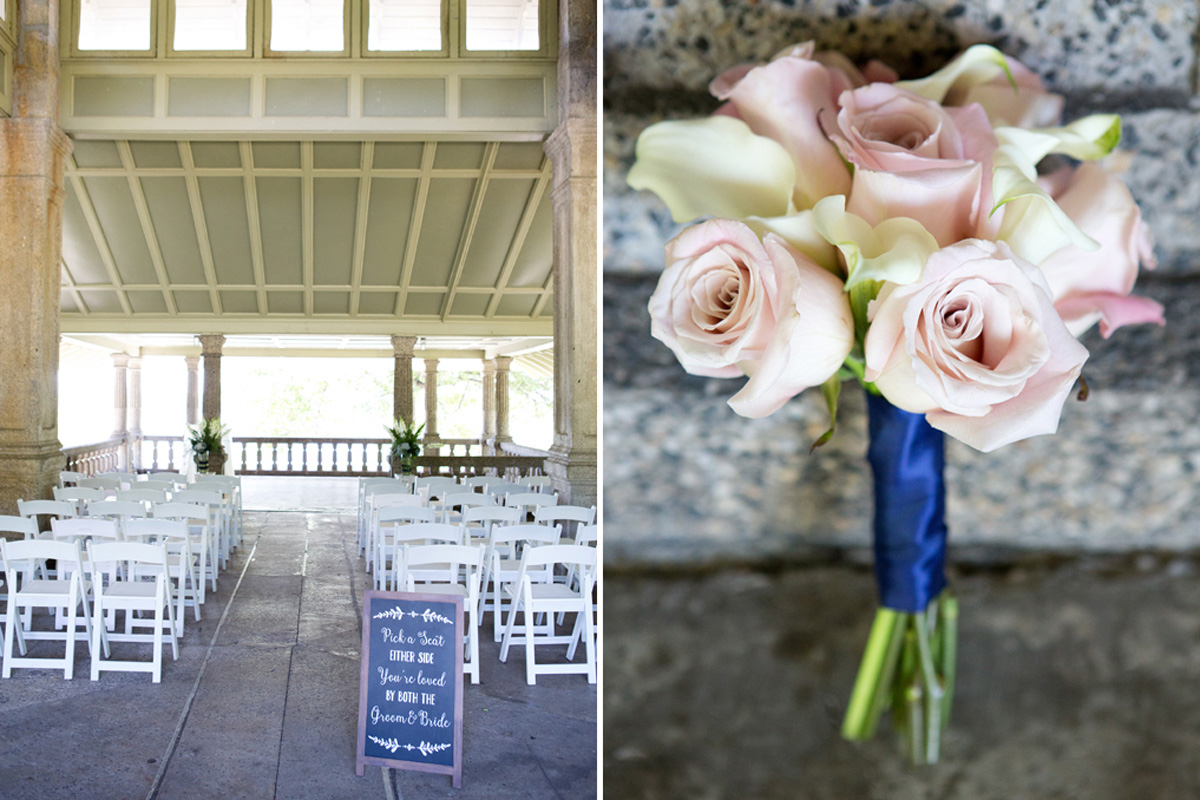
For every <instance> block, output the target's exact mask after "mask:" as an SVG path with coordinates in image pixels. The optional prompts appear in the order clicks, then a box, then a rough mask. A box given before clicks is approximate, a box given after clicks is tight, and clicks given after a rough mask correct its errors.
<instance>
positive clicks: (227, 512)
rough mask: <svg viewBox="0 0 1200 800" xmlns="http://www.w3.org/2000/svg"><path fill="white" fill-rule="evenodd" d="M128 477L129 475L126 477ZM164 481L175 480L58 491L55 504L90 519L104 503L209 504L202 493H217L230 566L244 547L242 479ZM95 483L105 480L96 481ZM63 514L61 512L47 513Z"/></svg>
mask: <svg viewBox="0 0 1200 800" xmlns="http://www.w3.org/2000/svg"><path fill="white" fill-rule="evenodd" d="M122 474H126V473H122ZM158 474H159V475H162V476H164V477H167V478H169V476H171V475H174V479H166V480H146V481H138V482H137V483H136V484H135V488H133V489H117V490H112V489H104V488H100V487H91V486H70V487H66V488H59V487H55V488H54V498H55V500H59V501H63V502H69V503H73V504H74V506H75V513H74V514H73V516H87V515H88V504H89V503H91V502H95V501H101V500H104V499H115V500H134V501H139V502H143V503H161V502H167V501H170V502H186V503H191V502H209V501H210V499H211V498H208V497H206V496H203V495H202V494H201V493H213V492H215V493H217V494H219V495H221V500H222V503H221V514H222V519H221V532H220V536H219V537H218V545H219V550H220V558H221V565H222V567H224V566H227V565H228V561H229V556H230V553H231V551H232V550H234V549H236V548H237V546H238V545H239V544H240V543H241V531H242V494H241V479H240V478H238V477H235V476H228V475H197V476H196V481H195V483H191V484H189V483H187V482H186V481H185V480H183V476H182V475H179V474H177V473H158ZM91 480H101V478H95V479H91ZM47 513H59V515H60V516H61V512H47Z"/></svg>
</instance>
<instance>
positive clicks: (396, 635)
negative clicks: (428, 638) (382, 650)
mask: <svg viewBox="0 0 1200 800" xmlns="http://www.w3.org/2000/svg"><path fill="white" fill-rule="evenodd" d="M379 633H380V634H381V635H382V636H383V640H384V641H385V642H387V643H388V644H416V641H417V640H416V638H414V637H412V636H405V635H404V629H403V628H401V629H400V630H398V631H393V630H392V629H391V628H380V629H379Z"/></svg>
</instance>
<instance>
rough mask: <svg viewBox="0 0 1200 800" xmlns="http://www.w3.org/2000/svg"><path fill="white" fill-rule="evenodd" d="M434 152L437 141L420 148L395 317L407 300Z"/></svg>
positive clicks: (402, 311) (423, 216)
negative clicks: (417, 176)
mask: <svg viewBox="0 0 1200 800" xmlns="http://www.w3.org/2000/svg"><path fill="white" fill-rule="evenodd" d="M436 154H437V142H426V143H425V146H424V148H423V149H422V150H421V177H420V178H419V179H418V181H417V197H416V200H414V201H413V211H412V219H411V220H410V221H409V225H408V238H407V239H406V240H405V243H404V261H402V262H401V264H400V280H399V282H398V288H399V291H398V292H397V293H396V309H395V315H396V316H397V317H402V316H404V305H405V303H406V302H407V301H408V284H409V282H410V281H411V280H412V271H413V263H414V262H415V261H416V260H417V240H418V239H420V234H421V225H422V223H423V222H424V221H425V203H426V202H427V201H428V200H429V177H430V173H432V172H433V157H434V156H435V155H436Z"/></svg>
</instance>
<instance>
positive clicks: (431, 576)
mask: <svg viewBox="0 0 1200 800" xmlns="http://www.w3.org/2000/svg"><path fill="white" fill-rule="evenodd" d="M481 558H482V553H481V551H480V549H479V548H478V547H468V546H466V545H461V544H434V545H408V546H406V547H405V548H404V549H403V551H402V552H401V553H400V555H398V556H397V565H398V569H397V571H396V576H397V584H396V585H397V587H404V589H403V590H404V591H408V592H427V593H430V594H444V595H451V596H453V595H458V596H459V597H462V598H463V600H464V601H465V602H464V603H463V611H464V620H463V624H464V625H466V628H467V632H466V634H465V643H466V645H467V657H466V658H465V659H464V662H465V663H464V664H463V672H464V673H466V674H467V675H470V676H471V683H479V625H478V624H477V623H476V621H475V615H476V614H477V613H478V605H479V572H480V562H481ZM431 567H432V569H431ZM464 574H465V578H464V577H463V576H464Z"/></svg>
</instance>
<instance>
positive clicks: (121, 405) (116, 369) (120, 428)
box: [111, 353, 129, 470]
mask: <svg viewBox="0 0 1200 800" xmlns="http://www.w3.org/2000/svg"><path fill="white" fill-rule="evenodd" d="M112 360H113V429H112V435H111V438H113V439H117V438H120V437H125V444H124V445H122V446H121V448H120V449H119V450H118V451H117V453H118V455H117V469H119V470H124V469H125V467H126V466H128V464H129V439H128V436H127V434H128V433H129V427H128V424H127V422H126V420H127V419H128V416H129V402H128V396H129V395H128V393H127V391H126V388H125V387H126V385H127V383H128V371H129V356H128V355H126V354H125V353H113V354H112Z"/></svg>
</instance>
